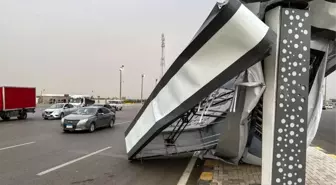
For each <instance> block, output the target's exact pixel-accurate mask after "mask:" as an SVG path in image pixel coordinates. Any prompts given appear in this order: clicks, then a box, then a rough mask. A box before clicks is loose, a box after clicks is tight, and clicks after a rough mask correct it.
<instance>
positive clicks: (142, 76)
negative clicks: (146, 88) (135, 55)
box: [140, 74, 145, 103]
mask: <svg viewBox="0 0 336 185" xmlns="http://www.w3.org/2000/svg"><path fill="white" fill-rule="evenodd" d="M144 77H145V75H144V74H142V75H141V97H140V101H141V103H142V98H143V79H144Z"/></svg>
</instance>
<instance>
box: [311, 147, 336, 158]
mask: <svg viewBox="0 0 336 185" xmlns="http://www.w3.org/2000/svg"><path fill="white" fill-rule="evenodd" d="M312 147H313V148H315V149H317V150H319V151H321V152H323V153H325V154H326V155H328V156H329V157H332V158H334V159H336V155H335V154H331V153H329V152H327V151H326V150H324V149H323V148H321V147H318V146H312Z"/></svg>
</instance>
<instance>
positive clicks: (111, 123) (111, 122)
mask: <svg viewBox="0 0 336 185" xmlns="http://www.w3.org/2000/svg"><path fill="white" fill-rule="evenodd" d="M113 126H114V119H111V121H110V124H109V127H110V128H112V127H113Z"/></svg>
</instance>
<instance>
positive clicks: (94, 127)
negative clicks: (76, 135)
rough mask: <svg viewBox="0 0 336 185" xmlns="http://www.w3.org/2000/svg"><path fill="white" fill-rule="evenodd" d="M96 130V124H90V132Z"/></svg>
mask: <svg viewBox="0 0 336 185" xmlns="http://www.w3.org/2000/svg"><path fill="white" fill-rule="evenodd" d="M95 130H96V126H95V124H94V123H91V124H90V127H89V132H94V131H95Z"/></svg>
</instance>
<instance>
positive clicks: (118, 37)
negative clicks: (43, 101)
mask: <svg viewBox="0 0 336 185" xmlns="http://www.w3.org/2000/svg"><path fill="white" fill-rule="evenodd" d="M215 2H216V1H215V0H210V1H194V0H193V1H192V0H183V1H181V0H169V1H161V0H146V1H139V0H127V1H121V0H118V1H116V0H29V1H27V0H1V1H0V62H1V69H2V70H1V73H0V84H1V85H15V86H35V87H36V88H37V92H38V93H39V92H40V91H41V89H46V93H71V94H91V91H92V90H94V95H96V96H97V95H100V96H104V97H106V96H110V97H112V96H118V95H119V70H118V69H119V67H120V66H121V65H125V70H124V75H123V77H124V87H123V94H124V95H125V96H127V97H136V98H138V97H140V82H141V74H142V73H144V74H145V75H146V77H145V81H144V95H145V96H148V95H149V93H150V92H151V90H152V89H153V87H154V84H155V78H158V77H159V75H160V54H161V53H160V45H161V43H160V42H161V41H160V37H161V33H162V32H164V33H165V35H166V65H167V68H168V67H169V65H170V64H171V63H172V62H173V61H174V59H175V58H176V57H177V56H178V55H179V54H180V52H181V51H182V50H183V49H184V48H185V47H186V46H187V44H188V43H189V41H190V40H191V38H192V37H193V35H194V34H195V32H196V31H197V29H198V28H199V26H200V25H201V23H202V22H203V21H204V19H205V18H206V16H207V15H208V13H209V12H210V10H211V9H212V7H213V5H214V3H215ZM329 79H331V80H328V82H329V84H330V83H331V81H332V80H335V79H336V75H335V74H333V75H331V77H330V78H329ZM328 96H330V97H335V98H336V88H335V87H334V86H331V85H329V86H328Z"/></svg>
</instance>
